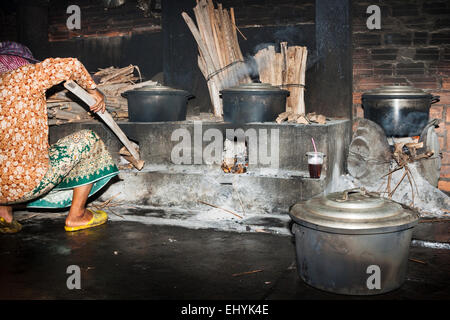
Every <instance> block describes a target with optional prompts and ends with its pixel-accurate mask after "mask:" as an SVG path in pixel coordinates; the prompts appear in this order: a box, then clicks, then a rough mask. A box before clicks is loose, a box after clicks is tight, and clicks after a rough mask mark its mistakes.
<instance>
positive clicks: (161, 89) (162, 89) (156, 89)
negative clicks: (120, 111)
mask: <svg viewBox="0 0 450 320" xmlns="http://www.w3.org/2000/svg"><path fill="white" fill-rule="evenodd" d="M131 92H149V93H155V94H180V95H189V92H187V91H185V90H181V89H174V88H171V87H166V86H163V85H160V84H157V85H149V86H144V87H141V88H137V89H134V90H130V91H126V93H131Z"/></svg>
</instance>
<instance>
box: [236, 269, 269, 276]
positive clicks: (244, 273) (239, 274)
mask: <svg viewBox="0 0 450 320" xmlns="http://www.w3.org/2000/svg"><path fill="white" fill-rule="evenodd" d="M262 271H263V270H259V269H258V270H253V271H247V272H241V273H233V274H232V275H231V276H233V277H239V276H244V275H247V274H253V273H257V272H262Z"/></svg>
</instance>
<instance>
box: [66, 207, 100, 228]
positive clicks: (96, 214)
mask: <svg viewBox="0 0 450 320" xmlns="http://www.w3.org/2000/svg"><path fill="white" fill-rule="evenodd" d="M87 210H89V211H90V212H92V219H91V220H89V222H88V223H87V224H85V225H82V226H78V227H68V226H64V229H65V230H66V231H78V230H83V229H88V228H93V227H97V226H99V225H102V224H104V223H105V222H106V221H107V220H108V214H107V213H106V212H105V211H101V210H96V211H94V210H90V209H87Z"/></svg>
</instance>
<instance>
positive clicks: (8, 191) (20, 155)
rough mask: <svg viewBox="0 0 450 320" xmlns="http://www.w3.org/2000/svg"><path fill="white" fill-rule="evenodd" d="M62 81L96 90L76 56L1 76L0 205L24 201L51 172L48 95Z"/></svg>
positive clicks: (28, 66) (20, 69) (54, 59)
mask: <svg viewBox="0 0 450 320" xmlns="http://www.w3.org/2000/svg"><path fill="white" fill-rule="evenodd" d="M64 80H74V81H76V82H77V83H78V84H79V85H80V86H82V87H84V88H85V89H95V83H94V81H93V80H92V78H91V76H90V75H89V73H88V72H87V70H86V69H85V68H84V66H83V65H82V64H81V63H80V62H79V61H78V60H77V59H75V58H49V59H46V60H44V61H43V62H41V63H37V64H34V65H33V64H29V65H26V66H22V67H20V68H18V69H16V70H13V71H11V72H6V73H2V74H0V204H1V203H11V202H15V201H17V200H20V198H21V197H22V196H23V195H24V194H25V193H26V192H29V191H31V190H33V189H34V188H35V187H36V186H37V185H38V184H39V182H40V181H41V179H42V178H43V176H44V174H45V173H46V172H47V169H48V166H49V156H48V149H49V144H48V123H47V106H46V101H45V91H46V90H47V89H49V88H51V87H52V86H54V85H56V84H58V83H60V82H62V81H64Z"/></svg>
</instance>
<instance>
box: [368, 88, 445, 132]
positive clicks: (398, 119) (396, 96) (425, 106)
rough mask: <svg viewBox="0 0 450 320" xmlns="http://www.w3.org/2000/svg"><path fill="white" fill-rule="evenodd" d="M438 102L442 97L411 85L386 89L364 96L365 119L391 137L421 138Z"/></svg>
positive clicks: (371, 91)
mask: <svg viewBox="0 0 450 320" xmlns="http://www.w3.org/2000/svg"><path fill="white" fill-rule="evenodd" d="M437 101H439V96H433V95H431V94H429V93H427V92H425V91H423V90H421V89H417V88H414V87H410V86H384V87H379V88H377V89H374V90H370V91H368V92H366V93H364V94H363V95H362V105H363V108H364V118H366V119H369V120H371V121H373V122H375V123H377V124H379V125H380V126H381V127H382V128H383V129H384V131H385V133H386V136H388V137H412V136H419V135H420V133H421V132H422V130H423V128H425V126H426V125H427V123H428V119H429V111H430V106H431V104H432V103H435V102H437Z"/></svg>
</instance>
